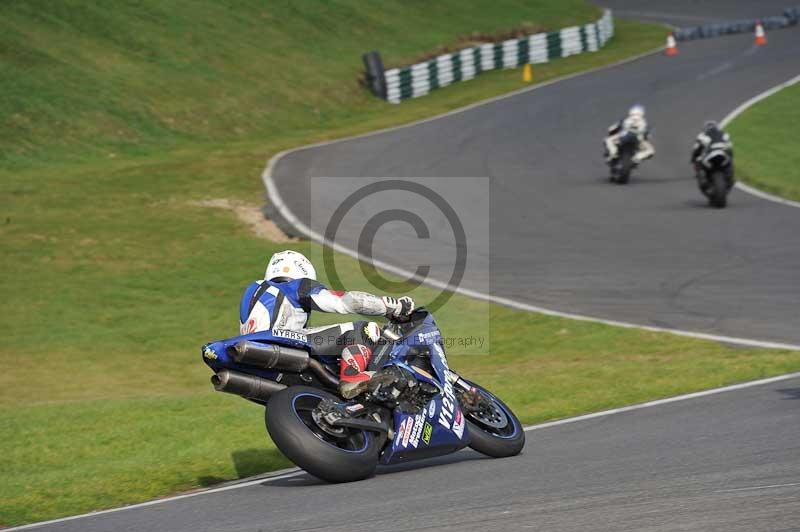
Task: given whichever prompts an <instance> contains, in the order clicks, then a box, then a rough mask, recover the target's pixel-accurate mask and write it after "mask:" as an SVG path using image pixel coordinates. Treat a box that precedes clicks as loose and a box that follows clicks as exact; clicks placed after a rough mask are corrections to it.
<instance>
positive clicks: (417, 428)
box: [409, 414, 425, 449]
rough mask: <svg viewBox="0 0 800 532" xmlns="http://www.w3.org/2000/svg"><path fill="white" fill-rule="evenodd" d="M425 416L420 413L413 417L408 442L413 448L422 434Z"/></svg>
mask: <svg viewBox="0 0 800 532" xmlns="http://www.w3.org/2000/svg"><path fill="white" fill-rule="evenodd" d="M424 419H425V416H423V415H422V414H420V415H418V416H415V417H414V427H413V428H412V429H411V438H410V439H409V444H410V445H411V446H412V447H414V448H415V449H416V448H417V446H418V445H419V438H420V436H422V425H423V424H424Z"/></svg>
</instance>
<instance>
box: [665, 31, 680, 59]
mask: <svg viewBox="0 0 800 532" xmlns="http://www.w3.org/2000/svg"><path fill="white" fill-rule="evenodd" d="M667 55H678V45H677V44H676V43H675V36H674V35H673V34H671V33H670V34H669V35H667Z"/></svg>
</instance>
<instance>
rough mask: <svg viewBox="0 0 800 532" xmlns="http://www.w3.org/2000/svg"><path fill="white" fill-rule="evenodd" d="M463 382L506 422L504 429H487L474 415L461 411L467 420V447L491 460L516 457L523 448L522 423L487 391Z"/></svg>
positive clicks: (471, 383) (472, 383)
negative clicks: (485, 399)
mask: <svg viewBox="0 0 800 532" xmlns="http://www.w3.org/2000/svg"><path fill="white" fill-rule="evenodd" d="M464 380H465V381H466V382H467V383H469V384H470V386H473V387H475V388H477V389H478V391H479V392H480V393H481V394H482V395H483V396H484V397H486V398H487V399H490V400H491V401H492V403H493V404H494V406H495V407H497V408H499V409H500V410H501V411H502V413H503V414H504V415H505V416H506V419H507V421H508V424H507V426H506V427H504V428H502V429H499V430H498V429H496V428H493V427H488V426H487V425H485V424H484V423H483V422H482V421H481V420H480V419H479V418H478V417H477V416H476V415H475V414H473V413H471V412H468V411H466V410H463V409H462V410H463V414H464V417H465V418H466V420H467V430H468V431H469V438H470V442H469V446H470V447H471V448H473V449H475V450H476V451H478V452H479V453H481V454H485V455H486V456H491V457H493V458H506V457H509V456H516V455H518V454H519V453H520V452H521V451H522V448H523V447H524V446H525V429H523V427H522V423H520V422H519V419H517V416H516V415H515V414H514V412H512V411H511V409H510V408H509V407H508V406H506V404H505V403H504V402H503V401H501V400H500V399H498V398H497V397H495V396H494V395H493V394H492V393H491V392H489V390H487V389H486V388H483V387H482V386H480V385H478V384H475V383H474V382H471V381H468V380H466V379H464Z"/></svg>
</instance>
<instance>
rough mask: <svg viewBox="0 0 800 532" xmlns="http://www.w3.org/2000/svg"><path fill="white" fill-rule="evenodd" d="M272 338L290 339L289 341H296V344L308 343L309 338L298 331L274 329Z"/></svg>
mask: <svg viewBox="0 0 800 532" xmlns="http://www.w3.org/2000/svg"><path fill="white" fill-rule="evenodd" d="M272 336H275V337H277V338H288V339H289V340H294V341H296V342H303V343H306V342H307V341H308V338H307V337H306V335H305V334H303V333H299V332H297V331H291V330H289V329H272Z"/></svg>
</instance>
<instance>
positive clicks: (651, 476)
mask: <svg viewBox="0 0 800 532" xmlns="http://www.w3.org/2000/svg"><path fill="white" fill-rule="evenodd" d="M611 4H612V7H618V8H620V11H621V12H624V13H628V14H630V15H631V16H637V17H642V18H651V19H654V20H664V21H669V22H674V23H676V24H686V23H692V24H693V23H702V22H707V21H709V20H714V17H715V14H716V11H715V7H716V6H724V9H723V15H724V18H737V17H742V16H750V15H757V14H762V10H766V11H767V12H766V13H763V14H776V13H779V12H780V8H781V7H783V6H782V5H779V4H777V3H775V2H772V1H769V2H752V3H747V2H729V1H723V0H717V1H715V2H710V1H706V2H687V1H685V0H683V1H679V2H672V3H668V4H667V3H664V4H663V5H662V4H661V3H657V2H652V1H642V2H621V1H612V2H611ZM629 6H634V7H629ZM756 8H757V9H756ZM753 11H756V13H753ZM690 19H692V20H690ZM768 37H769V45H768V46H766V47H763V48H754V47H753V46H752V37H751V36H749V35H744V36H739V37H728V38H721V39H714V40H707V41H697V42H692V43H682V45H681V49H680V55H679V56H678V57H677V58H667V57H664V56H663V55H654V56H649V57H645V58H642V59H639V60H637V61H635V62H632V63H628V64H625V65H621V66H618V67H614V68H610V69H607V70H602V71H599V72H595V73H591V74H587V75H584V76H579V77H575V78H572V79H569V80H566V81H563V82H560V83H557V84H555V85H550V86H547V87H544V88H541V89H537V90H534V91H531V92H527V93H523V94H519V95H516V96H513V97H511V98H507V99H503V100H499V101H496V102H493V103H490V104H487V105H483V106H480V107H477V108H474V109H472V110H471V111H469V112H466V113H460V114H455V115H452V116H449V117H446V118H443V119H440V120H435V121H432V122H427V123H423V124H420V125H417V126H414V127H412V128H405V129H399V130H396V131H390V132H387V133H383V134H380V135H373V136H370V137H365V138H361V139H356V140H351V141H347V142H342V143H336V144H331V145H327V146H323V147H319V148H313V149H306V150H301V151H298V152H294V153H292V154H290V155H288V156H286V157H284V158H283V159H281V160H280V161H279V162H278V164H277V165H276V167H275V168H274V177H275V180H276V182H277V184H278V186H279V187H281V195H282V196H283V198H284V199H285V200H286V202H287V204H288V205H289V207H290V208H291V209H292V211H293V212H294V213H295V214H296V215H297V216H298V217H299V218H300V219H301V220H304V221H307V222H309V223H311V222H313V218H314V217H309V215H308V209H309V205H308V199H309V197H310V196H309V193H308V188H307V187H308V180H309V179H310V178H311V177H314V176H378V177H392V176H401V177H406V176H423V177H424V176H432V177H433V176H451V177H454V178H462V177H469V176H478V177H482V176H486V177H489V178H491V234H490V236H491V244H490V247H491V261H487V260H486V258H485V257H484V258H483V260H484V261H485V262H487V263H489V262H490V265H491V274H492V285H491V290H492V293H493V294H496V295H501V296H507V297H513V298H514V299H518V300H521V301H525V302H530V303H532V304H538V305H542V306H546V307H549V308H553V309H558V310H563V311H569V312H577V313H582V314H588V315H592V316H597V317H602V318H613V319H620V320H625V321H630V322H636V323H642V324H655V325H660V326H668V327H678V328H682V329H689V330H694V331H705V332H711V333H718V334H727V335H732V336H746V337H751V338H758V339H764V340H773V341H785V342H792V343H800V312H798V302H799V301H800V210H797V209H793V208H790V207H786V206H782V205H779V204H775V203H771V202H768V201H765V200H761V199H758V198H756V197H753V196H750V195H748V194H746V193H743V192H741V191H737V190H735V191H733V192H732V195H731V197H730V208H728V209H725V210H724V211H714V210H711V209H709V208H707V207H705V205H704V202H703V201H702V200H701V197H700V195H699V193H698V192H697V190H696V188H695V185H694V183H693V181H692V180H691V179H690V175H689V169H688V165H687V159H688V150H689V147H690V145H691V142H692V139H693V136H694V135H695V134H696V130H697V129H698V128H699V127H700V126H701V124H702V122H703V120H704V119H705V118H707V117H713V118H722V117H723V116H724V115H725V114H727V113H728V112H730V111H731V110H733V109H734V108H735V107H736V106H737V105H739V104H740V103H741V102H743V101H745V100H746V99H748V98H750V97H752V96H754V95H755V94H757V93H759V92H761V91H764V90H766V89H768V88H770V87H772V86H774V85H776V84H778V83H780V82H783V81H785V80H788V79H789V78H791V77H793V76H795V75H797V74H798V73H800V31H798V29H793V30H783V31H780V32H772V33H770V34H769V35H768ZM634 102H642V103H644V104H645V105H646V106H647V107H648V109H649V115H650V120H651V123H652V125H653V126H654V128H655V145H656V149H657V151H658V153H657V156H656V158H655V159H654V160H652V161H650V162H648V163H646V164H645V165H644V166H643V167H642V168H641V169H640V170H639V171H638V173H636V174H635V175H634V177H633V180H632V183H631V184H630V185H629V186H625V187H620V186H613V185H611V184H609V183H608V182H607V181H606V170H605V167H604V165H603V162H602V160H601V153H600V151H601V150H600V140H601V137H602V135H603V133H604V131H605V128H606V126H607V125H608V124H609V123H610V122H612V121H613V120H614V119H616V118H618V117H619V115H620V114H621V113H622V112H624V110H625V109H626V108H627V106H628V105H629V104H631V103H634ZM734 141H735V139H734ZM298 184H299V185H300V186H298ZM335 193H336V191H335V190H331V191H330V196H327V195H323V197H327V198H329V203H327V204H323V205H319V207H320V208H322V209H323V212H322V214H323V215H325V214H326V213H327V212H328V211H326V210H325V209H329V210H331V211H332V210H333V209H335V207H336V201H337V200H340V199H341V198H337V197H336V195H335ZM316 206H317V205H315V207H316ZM347 227H348V226H346V225H343V228H344V229H346V228H347ZM339 236H341V238H342V243H343V244H344V245H352V246H353V247H355V245H354V243H353V242H352V241H351V240H352V239H354V238H356V237H357V235H352V234H348V233H347V231H342V233H341V234H340V235H339ZM408 238H409V242H408V243H406V245H405V246H404V245H403V243H402V242H395V243H394V244H395V246H396V248H397V247H399V248H402V249H403V250H410V249H413V246H411V245H410V243H411V239H412V238H416V237H415V236H414V235H410V236H409V237H408ZM348 239H351V240H348ZM443 248H444V249H443V250H442V253H445V254H446V253H450V252H452V250H449V249H447V248H446V246H444V247H443ZM376 258H383V259H391V261H392V262H393V263H395V264H398V265H401V266H404V267H409V268H410V269H413V268H414V267H415V266H416V265H417V264H419V263H420V262H419V261H421V260H422V258H421V257H414V256H413V255H412V256H409V255H408V254H396V255H388V254H387V255H386V256H384V257H379V256H377V254H376ZM425 260H427V261H431V260H432V259H431V257H425ZM434 260H435V259H434ZM477 262H478V263H479V264H483V263H482V262H481V260H478V261H477ZM483 274H484V275H485V274H486V272H483ZM480 276H481V272H480V271H478V272H475V271H472V272H470V275H469V276H467V277H466V278H465V281H464V283H465V284H467V285H469V284H470V283H472V284H474V285H475V286H478V285H480V281H481V279H480ZM798 412H800V378H792V379H788V380H783V381H780V382H774V383H771V384H764V385H759V386H754V387H750V388H745V389H739V390H736V391H727V392H724V393H719V394H716V395H709V396H706V397H702V398H696V399H689V400H685V401H680V402H674V403H669V404H663V405H659V406H654V407H650V408H645V409H641V410H635V411H630V412H624V413H619V414H613V415H610V416H606V417H599V418H595V419H591V420H585V421H578V422H575V423H572V424H567V425H559V426H554V427H549V428H544V429H541V430H535V431H531V432H529V433H528V443H527V446H526V448H525V450H524V451H523V454H522V455H520V456H518V457H515V458H511V459H505V460H492V459H488V458H483V457H482V456H480V455H478V454H476V453H474V452H472V451H463V452H460V453H457V454H455V455H452V456H449V457H443V458H441V459H435V460H430V461H427V462H422V463H419V464H416V465H414V464H412V465H409V466H404V467H393V468H385V469H383V470H381V471H380V472H379V474H378V475H377V476H376V477H375V478H373V479H370V480H367V481H363V482H357V483H352V484H347V485H326V484H323V483H321V482H319V481H317V480H315V479H314V478H312V477H310V476H308V475H306V474H304V473H302V472H298V473H295V474H291V475H288V476H286V475H284V476H281V477H277V478H276V479H275V480H266V481H264V482H258V483H256V484H252V483H250V484H248V485H246V486H244V487H239V488H236V489H230V490H227V491H218V492H212V493H205V494H199V495H196V496H192V497H188V498H181V499H176V500H167V501H163V502H161V503H158V504H154V505H150V506H143V507H135V508H130V509H122V510H120V511H115V512H113V513H104V514H98V515H94V516H87V517H82V518H79V519H75V520H67V521H60V522H54V523H49V524H45V525H42V526H39V527H35V529H36V530H52V531H76V532H77V531H80V532H91V531H111V530H113V531H115V532H124V531H136V532H142V531H159V532H161V531H176V532H182V531H186V532H202V531H215V532H216V531H237V532H239V531H256V530H264V531H267V530H268V531H270V532H279V531H299V530H331V531H336V530H342V531H348V532H351V531H352V532H355V531H360V530H364V531H375V530H389V529H390V530H394V531H402V530H427V529H437V530H454V531H455V530H458V531H469V530H476V531H481V532H483V531H486V530H514V531H517V530H524V529H532V530H546V531H548V532H557V531H570V532H574V531H576V530H591V531H605V530H608V531H613V532H622V531H628V530H630V531H636V532H643V531H667V530H698V531H704V532H709V531H724V532H736V531H742V532H758V531H771V532H774V531H788V530H800V460H798V458H800V423H798ZM254 422H257V420H254Z"/></svg>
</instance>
